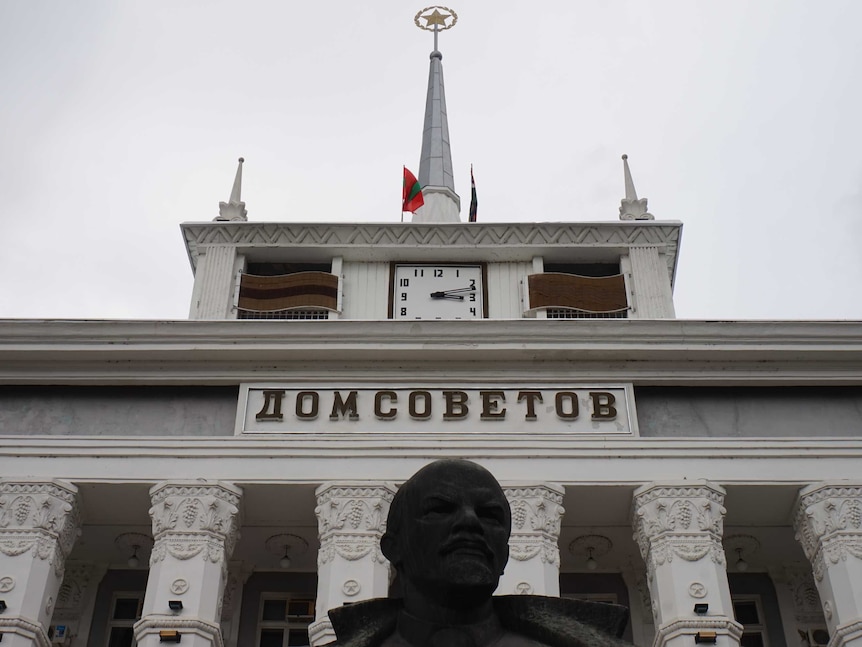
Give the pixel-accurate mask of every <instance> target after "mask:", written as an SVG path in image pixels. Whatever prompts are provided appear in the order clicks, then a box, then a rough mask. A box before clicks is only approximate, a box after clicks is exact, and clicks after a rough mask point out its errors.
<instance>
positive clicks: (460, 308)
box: [391, 263, 486, 319]
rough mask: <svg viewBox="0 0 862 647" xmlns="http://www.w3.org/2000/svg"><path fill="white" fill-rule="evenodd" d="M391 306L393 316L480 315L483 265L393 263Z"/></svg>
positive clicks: (439, 316)
mask: <svg viewBox="0 0 862 647" xmlns="http://www.w3.org/2000/svg"><path fill="white" fill-rule="evenodd" d="M391 306H392V318H393V319H482V318H483V317H485V316H486V312H485V281H484V266H483V265H480V264H475V265H449V264H445V263H434V264H409V265H408V264H406V263H403V264H402V263H396V264H395V265H394V268H393V271H392V298H391Z"/></svg>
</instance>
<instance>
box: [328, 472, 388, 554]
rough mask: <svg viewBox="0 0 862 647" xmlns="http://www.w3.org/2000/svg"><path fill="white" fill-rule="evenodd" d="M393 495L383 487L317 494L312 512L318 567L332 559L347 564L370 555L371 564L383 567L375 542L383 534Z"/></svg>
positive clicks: (331, 490) (357, 488)
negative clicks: (316, 537) (314, 517)
mask: <svg viewBox="0 0 862 647" xmlns="http://www.w3.org/2000/svg"><path fill="white" fill-rule="evenodd" d="M393 494H394V493H393V491H392V490H390V489H389V488H386V487H341V486H333V487H329V488H326V489H325V490H323V491H322V492H320V493H319V494H318V498H317V507H316V508H315V510H314V511H315V514H316V515H317V520H318V532H319V538H320V551H319V552H318V554H317V563H318V566H320V567H322V566H323V565H325V564H327V563H329V562H331V561H332V560H333V559H334V558H335V556H336V555H338V556H340V557H341V558H342V559H346V560H348V561H356V560H360V559H363V558H365V557H367V556H369V555H371V558H372V560H373V561H375V562H378V563H381V564H383V563H386V558H385V557H384V556H383V553H382V552H381V551H380V546H379V541H380V537H381V536H382V535H383V533H384V532H385V531H386V516H387V515H388V514H389V505H390V503H391V502H392V496H393Z"/></svg>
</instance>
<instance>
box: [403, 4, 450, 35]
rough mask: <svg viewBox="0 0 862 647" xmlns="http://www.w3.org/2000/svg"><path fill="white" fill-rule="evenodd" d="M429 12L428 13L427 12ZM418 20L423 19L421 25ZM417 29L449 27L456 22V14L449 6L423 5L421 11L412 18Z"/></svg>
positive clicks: (440, 29) (430, 29)
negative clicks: (423, 22)
mask: <svg viewBox="0 0 862 647" xmlns="http://www.w3.org/2000/svg"><path fill="white" fill-rule="evenodd" d="M429 12H430V13H429ZM420 20H424V21H425V24H424V25H423V24H422V23H421V22H419V21H420ZM413 22H414V23H416V26H417V27H419V29H424V30H426V31H443V30H444V29H451V28H452V27H454V26H455V23H456V22H458V14H456V13H455V12H454V11H452V10H451V9H450V8H449V7H441V6H439V5H438V6H433V7H425V8H424V9H423V10H422V11H420V12H419V13H417V14H416V17H415V18H414V19H413Z"/></svg>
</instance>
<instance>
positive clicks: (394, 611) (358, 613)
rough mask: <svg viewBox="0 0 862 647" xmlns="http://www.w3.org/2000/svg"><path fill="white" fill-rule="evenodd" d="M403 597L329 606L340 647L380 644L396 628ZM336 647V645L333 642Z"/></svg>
mask: <svg viewBox="0 0 862 647" xmlns="http://www.w3.org/2000/svg"><path fill="white" fill-rule="evenodd" d="M401 606H402V604H401V600H400V599H397V598H375V599H373V600H366V601H364V602H357V603H356V604H349V605H345V606H342V607H337V608H335V609H330V610H329V619H330V620H331V621H332V628H333V629H334V630H335V635H336V636H337V637H338V640H337V642H336V643H335V645H337V647H379V645H381V644H382V643H383V641H384V640H386V638H387V637H388V636H390V635H391V634H392V633H393V632H394V631H395V626H396V624H397V622H398V612H399V611H400V610H401ZM333 647H334V646H333Z"/></svg>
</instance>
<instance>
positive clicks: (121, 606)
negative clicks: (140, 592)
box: [114, 598, 138, 620]
mask: <svg viewBox="0 0 862 647" xmlns="http://www.w3.org/2000/svg"><path fill="white" fill-rule="evenodd" d="M137 617H138V598H118V599H117V601H116V603H115V604H114V620H135V619H137Z"/></svg>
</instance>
